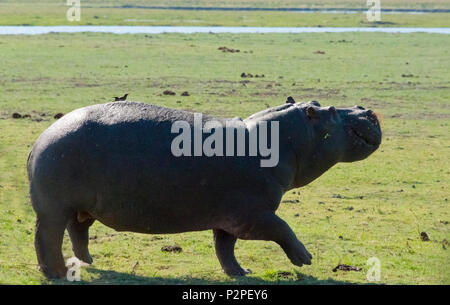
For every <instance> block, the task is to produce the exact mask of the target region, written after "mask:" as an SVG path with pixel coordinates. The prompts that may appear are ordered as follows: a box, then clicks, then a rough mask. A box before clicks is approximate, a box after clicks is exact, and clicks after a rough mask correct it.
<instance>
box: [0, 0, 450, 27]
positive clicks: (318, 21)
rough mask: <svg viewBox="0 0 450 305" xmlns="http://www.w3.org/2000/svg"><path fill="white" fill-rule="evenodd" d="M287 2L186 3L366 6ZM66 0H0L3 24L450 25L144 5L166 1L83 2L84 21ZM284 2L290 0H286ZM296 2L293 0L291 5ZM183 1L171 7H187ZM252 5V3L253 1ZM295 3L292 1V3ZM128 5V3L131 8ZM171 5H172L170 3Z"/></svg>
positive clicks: (446, 20) (433, 18)
mask: <svg viewBox="0 0 450 305" xmlns="http://www.w3.org/2000/svg"><path fill="white" fill-rule="evenodd" d="M316 2H317V3H316V5H312V3H313V2H312V1H311V3H310V5H308V2H306V3H303V4H300V2H298V1H287V2H286V3H285V5H281V4H280V5H279V6H277V5H275V4H276V2H275V3H272V2H270V1H259V2H258V1H255V2H252V3H247V2H242V4H240V2H239V1H225V2H213V1H198V2H195V1H193V2H188V4H184V6H194V5H199V6H212V5H217V6H231V5H233V6H250V7H286V6H287V7H320V8H330V7H333V8H335V7H341V8H342V7H343V8H366V6H365V1H336V2H337V4H333V1H323V2H321V1H316ZM65 3H66V2H65V1H53V2H43V3H42V2H40V3H30V2H29V1H15V2H10V1H4V0H3V1H0V25H134V26H136V25H139V26H142V25H178V26H181V25H183V26H264V27H268V26H282V27H284V26H291V27H313V26H324V27H331V26H334V27H336V26H337V27H450V13H433V14H431V13H430V14H382V15H381V21H379V22H369V21H367V18H366V15H365V13H363V12H360V13H352V14H343V13H339V14H327V13H301V12H277V11H205V10H195V11H186V10H184V11H183V10H155V9H142V8H139V7H140V6H149V5H152V6H164V5H163V3H162V1H150V2H148V1H145V2H144V1H115V2H114V1H111V2H108V1H106V2H104V1H81V19H80V21H74V22H70V21H68V20H67V19H66V12H67V10H68V8H69V7H68V6H67V5H65ZM283 3H284V2H283ZM289 3H291V4H289ZM389 3H390V2H386V6H385V2H384V1H383V5H382V8H409V9H411V8H412V9H421V8H425V9H434V8H441V9H450V5H449V4H448V3H446V2H444V1H442V2H439V1H436V2H427V1H424V2H423V3H422V4H423V5H420V3H419V4H417V3H416V4H414V5H412V3H413V2H412V1H406V2H404V5H403V6H400V5H399V2H395V1H394V2H392V4H395V5H389ZM181 4H182V2H181V1H178V2H177V1H174V2H173V3H172V2H170V5H172V6H176V5H181ZM250 4H252V5H250ZM288 4H289V5H288ZM127 5H128V6H127ZM165 6H167V5H165Z"/></svg>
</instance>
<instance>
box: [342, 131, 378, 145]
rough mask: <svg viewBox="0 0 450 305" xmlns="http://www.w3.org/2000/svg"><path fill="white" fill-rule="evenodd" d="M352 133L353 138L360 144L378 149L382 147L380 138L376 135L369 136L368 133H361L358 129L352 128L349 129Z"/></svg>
mask: <svg viewBox="0 0 450 305" xmlns="http://www.w3.org/2000/svg"><path fill="white" fill-rule="evenodd" d="M349 131H350V133H351V134H352V137H353V138H354V139H355V140H356V141H357V142H359V143H361V144H364V145H367V146H372V147H378V146H379V145H380V140H379V137H378V136H376V135H372V134H369V133H367V132H364V133H363V132H361V131H360V130H358V129H357V128H353V127H350V128H349Z"/></svg>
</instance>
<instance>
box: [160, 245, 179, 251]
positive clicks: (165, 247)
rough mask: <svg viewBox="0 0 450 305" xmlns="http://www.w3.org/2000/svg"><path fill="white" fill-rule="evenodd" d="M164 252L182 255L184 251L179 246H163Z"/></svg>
mask: <svg viewBox="0 0 450 305" xmlns="http://www.w3.org/2000/svg"><path fill="white" fill-rule="evenodd" d="M161 251H162V252H174V253H180V252H181V251H183V249H182V248H181V247H180V246H178V245H174V246H163V247H162V248H161Z"/></svg>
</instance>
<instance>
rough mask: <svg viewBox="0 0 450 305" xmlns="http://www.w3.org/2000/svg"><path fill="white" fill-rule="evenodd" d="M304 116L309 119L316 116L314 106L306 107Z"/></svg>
mask: <svg viewBox="0 0 450 305" xmlns="http://www.w3.org/2000/svg"><path fill="white" fill-rule="evenodd" d="M306 116H307V117H308V118H309V119H314V118H318V115H317V111H316V109H314V107H311V106H310V107H308V108H306Z"/></svg>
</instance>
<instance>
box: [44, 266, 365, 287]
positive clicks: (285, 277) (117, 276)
mask: <svg viewBox="0 0 450 305" xmlns="http://www.w3.org/2000/svg"><path fill="white" fill-rule="evenodd" d="M86 270H88V271H89V273H91V274H96V275H98V278H95V279H92V280H89V281H80V282H68V281H66V280H55V281H49V282H48V284H51V285H64V284H69V285H70V284H78V285H355V284H357V283H352V282H344V281H336V280H333V279H326V280H319V279H317V278H315V277H313V276H309V275H305V274H302V273H300V272H288V273H287V274H286V273H285V272H282V271H279V272H274V273H271V274H268V275H265V276H264V277H267V279H264V278H260V277H252V276H251V275H250V276H246V277H238V278H230V279H229V280H209V279H203V278H201V277H191V276H184V277H177V278H170V277H159V276H154V277H152V276H149V277H145V276H139V275H135V274H130V273H124V272H116V271H111V270H100V269H96V268H93V267H88V268H87V269H86Z"/></svg>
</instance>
